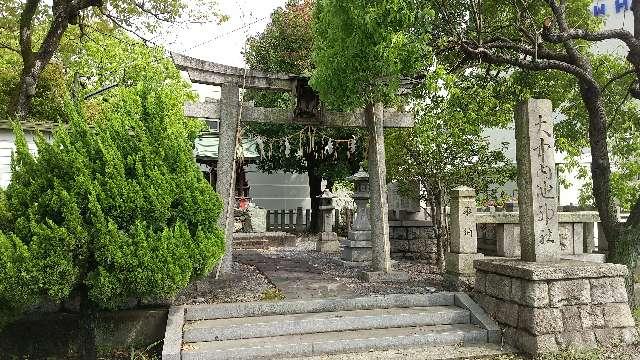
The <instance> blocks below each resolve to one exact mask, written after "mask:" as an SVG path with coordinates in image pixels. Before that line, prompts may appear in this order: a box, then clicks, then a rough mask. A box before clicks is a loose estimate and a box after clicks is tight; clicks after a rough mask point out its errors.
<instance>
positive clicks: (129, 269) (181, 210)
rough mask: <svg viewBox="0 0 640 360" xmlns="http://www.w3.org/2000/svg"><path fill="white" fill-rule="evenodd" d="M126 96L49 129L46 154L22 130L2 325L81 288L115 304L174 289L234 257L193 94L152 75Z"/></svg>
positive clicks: (8, 228)
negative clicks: (200, 151)
mask: <svg viewBox="0 0 640 360" xmlns="http://www.w3.org/2000/svg"><path fill="white" fill-rule="evenodd" d="M115 91H117V92H118V93H117V94H115V95H114V96H111V99H112V100H111V102H110V103H108V104H105V105H104V109H105V111H102V113H101V114H102V115H101V116H100V117H99V118H98V119H94V120H93V122H94V124H93V125H92V126H88V125H87V123H86V121H84V120H83V118H82V116H81V115H78V114H77V113H73V111H69V112H70V113H72V114H71V115H69V117H70V119H69V123H68V125H67V126H61V127H60V128H59V129H58V130H57V131H56V133H55V134H54V137H53V139H52V141H46V140H45V139H44V138H43V136H37V137H36V145H37V155H36V156H33V155H31V154H30V152H29V150H28V148H27V142H26V140H25V137H24V134H23V132H22V130H21V129H20V127H19V126H18V125H16V126H15V127H14V132H15V134H16V151H15V153H14V157H13V159H12V172H13V174H12V180H11V182H10V184H9V186H8V187H7V189H6V191H3V192H0V325H1V324H2V323H3V322H5V323H6V321H8V320H10V319H12V318H15V316H17V315H19V314H21V313H22V312H24V311H25V310H27V309H28V308H29V307H30V306H32V305H33V304H36V303H38V302H40V301H43V300H52V301H61V300H64V299H67V298H68V297H69V296H70V295H71V294H76V293H79V294H81V295H82V298H83V303H84V304H85V305H86V304H87V303H88V304H90V305H91V307H92V308H105V309H117V308H118V307H120V306H121V305H122V304H123V303H125V302H126V300H127V299H130V298H147V297H165V296H171V295H173V294H175V293H177V292H178V291H179V290H180V289H181V288H183V287H185V286H186V285H187V284H188V282H189V281H190V280H191V279H193V278H195V277H199V276H204V275H205V274H207V273H209V272H210V271H211V270H212V268H213V267H214V266H215V265H216V263H217V262H218V261H219V259H220V258H221V256H222V254H223V251H224V241H223V234H222V232H221V230H220V229H219V228H218V226H217V219H218V216H219V214H220V212H221V206H222V205H221V201H220V199H219V197H218V196H217V194H216V193H215V192H214V191H213V190H212V188H211V186H210V185H209V184H208V183H207V182H206V180H205V179H204V178H203V176H202V174H201V172H200V171H199V169H198V167H197V165H196V163H195V161H194V159H193V155H192V152H193V150H192V148H193V138H194V135H195V133H196V132H195V131H194V129H196V127H197V125H196V127H194V124H193V123H192V122H191V120H188V119H186V118H185V117H184V116H183V114H182V104H183V103H184V100H185V99H184V97H183V96H180V95H177V93H179V92H176V91H175V89H174V87H172V86H162V85H160V86H158V84H155V85H154V86H149V85H147V84H145V83H144V82H141V83H140V85H137V86H134V87H133V88H126V89H118V90H115ZM81 307H82V305H81Z"/></svg>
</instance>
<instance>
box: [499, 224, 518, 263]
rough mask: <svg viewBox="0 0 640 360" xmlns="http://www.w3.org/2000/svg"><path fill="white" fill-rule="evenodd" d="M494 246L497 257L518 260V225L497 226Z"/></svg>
mask: <svg viewBox="0 0 640 360" xmlns="http://www.w3.org/2000/svg"><path fill="white" fill-rule="evenodd" d="M496 245H497V249H498V256H502V257H508V258H520V225H518V224H497V225H496Z"/></svg>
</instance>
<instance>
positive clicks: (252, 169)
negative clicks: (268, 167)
mask: <svg viewBox="0 0 640 360" xmlns="http://www.w3.org/2000/svg"><path fill="white" fill-rule="evenodd" d="M246 170H247V181H248V182H249V186H250V187H251V189H250V191H249V195H250V197H251V198H252V201H253V202H254V203H255V204H256V205H258V206H260V207H262V208H265V209H274V210H275V209H295V208H297V207H298V206H302V207H303V208H305V209H309V208H311V200H310V199H309V181H308V177H307V175H306V174H290V173H284V172H276V173H273V174H265V173H263V172H261V171H259V170H258V169H257V168H256V166H255V165H249V166H247V168H246Z"/></svg>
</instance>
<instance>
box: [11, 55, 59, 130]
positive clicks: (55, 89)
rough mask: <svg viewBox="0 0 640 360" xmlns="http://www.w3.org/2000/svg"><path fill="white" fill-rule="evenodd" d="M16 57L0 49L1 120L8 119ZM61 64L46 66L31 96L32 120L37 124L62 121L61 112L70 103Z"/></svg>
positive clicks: (14, 83) (18, 63)
mask: <svg viewBox="0 0 640 360" xmlns="http://www.w3.org/2000/svg"><path fill="white" fill-rule="evenodd" d="M19 66H20V60H19V57H18V56H17V55H16V54H15V53H12V52H10V51H6V50H4V51H3V50H2V49H0V120H7V119H9V118H10V116H9V114H8V106H9V103H10V99H11V97H12V96H14V91H15V88H16V86H17V84H18V82H19V80H20V79H19V76H20V73H19V72H18V71H17V70H16V69H18V68H19ZM67 89H68V88H67V84H66V83H65V74H64V68H63V66H62V64H60V63H59V62H53V63H50V64H49V65H47V67H46V68H45V70H44V72H43V73H42V75H41V77H40V82H39V84H38V87H37V89H36V95H35V97H34V101H33V105H32V112H31V115H30V116H31V118H32V120H34V121H36V122H61V121H64V119H65V117H66V116H65V113H64V109H65V106H66V105H67V103H68V101H69V92H68V90H67Z"/></svg>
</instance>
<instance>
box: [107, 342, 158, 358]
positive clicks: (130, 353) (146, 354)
mask: <svg viewBox="0 0 640 360" xmlns="http://www.w3.org/2000/svg"><path fill="white" fill-rule="evenodd" d="M161 345H162V340H160V341H157V342H154V343H153V344H151V345H149V346H147V347H146V348H144V349H134V348H131V349H129V350H114V351H113V352H111V354H110V355H108V356H106V357H98V359H99V360H161V356H160V355H159V354H160V348H161Z"/></svg>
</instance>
